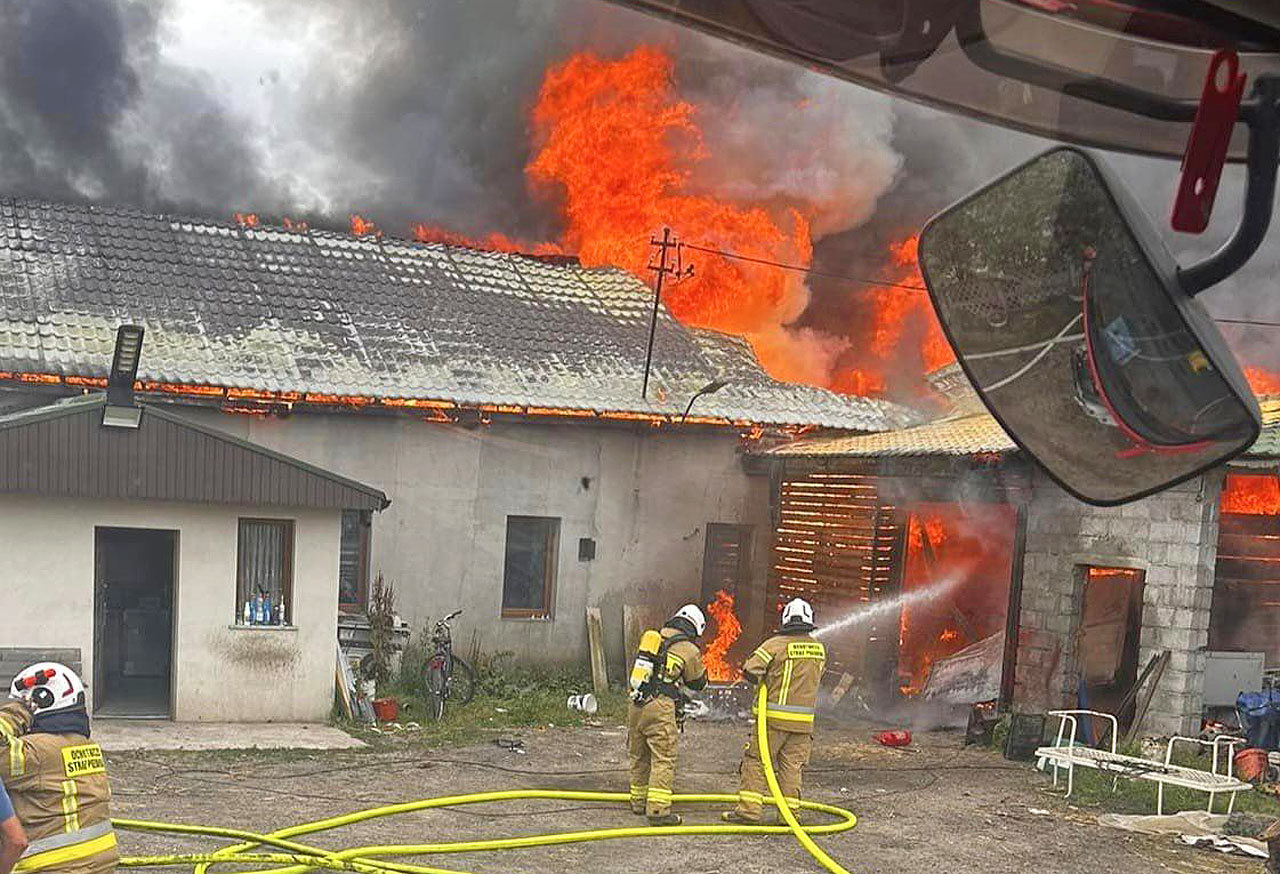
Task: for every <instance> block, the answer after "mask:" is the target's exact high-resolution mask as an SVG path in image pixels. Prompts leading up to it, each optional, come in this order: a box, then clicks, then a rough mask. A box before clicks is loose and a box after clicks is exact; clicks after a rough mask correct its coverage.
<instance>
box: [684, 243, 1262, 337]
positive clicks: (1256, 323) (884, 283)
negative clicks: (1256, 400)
mask: <svg viewBox="0 0 1280 874" xmlns="http://www.w3.org/2000/svg"><path fill="white" fill-rule="evenodd" d="M679 245H680V246H682V247H683V248H686V249H693V250H694V251H697V252H706V253H707V254H709V255H719V256H720V257H721V258H731V259H733V260H735V261H748V262H750V263H752V264H762V265H764V266H766V267H776V268H778V269H779V270H793V271H795V272H796V273H807V274H809V275H811V276H824V277H826V278H828V279H840V280H843V281H845V282H856V283H859V284H861V285H878V286H881V287H882V288H902V289H905V290H907V291H928V290H929V289H928V288H927V287H925V286H923V285H909V284H907V283H904V282H889V281H888V280H885V279H867V278H866V277H864V276H849V275H847V274H844V273H831V272H828V271H825V270H814V269H813V268H812V267H805V266H804V265H802V264H786V263H784V262H782V261H772V260H770V259H768V258H755V257H753V256H751V255H741V254H739V253H737V252H726V251H725V250H724V249H717V248H715V247H713V246H699V245H698V244H697V243H680V244H679ZM1214 321H1215V322H1221V323H1223V324H1227V325H1250V326H1253V327H1259V328H1280V322H1268V321H1261V320H1252V319H1219V318H1214Z"/></svg>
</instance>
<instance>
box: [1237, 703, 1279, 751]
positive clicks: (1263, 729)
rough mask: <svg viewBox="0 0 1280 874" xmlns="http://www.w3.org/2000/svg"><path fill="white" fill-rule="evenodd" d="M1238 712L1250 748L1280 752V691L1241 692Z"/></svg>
mask: <svg viewBox="0 0 1280 874" xmlns="http://www.w3.org/2000/svg"><path fill="white" fill-rule="evenodd" d="M1236 710H1238V711H1239V712H1240V719H1241V721H1242V723H1243V725H1241V728H1243V729H1244V733H1245V737H1247V738H1248V739H1249V745H1250V746H1253V747H1257V748H1258V749H1263V750H1280V691H1278V690H1275V689H1268V690H1267V691H1265V692H1241V693H1240V696H1239V697H1238V698H1236Z"/></svg>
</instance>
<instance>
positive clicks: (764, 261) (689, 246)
mask: <svg viewBox="0 0 1280 874" xmlns="http://www.w3.org/2000/svg"><path fill="white" fill-rule="evenodd" d="M680 245H681V246H684V247H685V248H686V249H693V250H695V251H698V252H706V253H707V254H709V255H719V256H720V257H721V258H732V259H734V260H736V261H750V262H751V263H752V264H763V265H765V266H766V267H777V268H778V269H779V270H794V271H795V272H797V273H808V274H810V275H811V276H825V277H827V278H829V279H843V280H844V281H845V282H857V283H861V284H862V285H880V286H883V287H885V288H905V289H907V290H908V291H928V290H929V289H927V288H925V287H924V286H923V285H907V284H906V283H902V282H889V281H887V280H884V279H866V278H865V277H861V276H846V275H845V274H843V273H828V272H826V271H824V270H814V269H813V268H812V267H804V266H801V265H799V264H784V263H783V262H781V261H770V260H769V259H768V258H753V257H752V256H750V255H739V254H738V253H737V252H726V251H725V250H724V249H715V248H712V247H710V246H699V245H698V244H696V243H681V244H680Z"/></svg>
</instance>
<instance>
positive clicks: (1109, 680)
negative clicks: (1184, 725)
mask: <svg viewBox="0 0 1280 874" xmlns="http://www.w3.org/2000/svg"><path fill="white" fill-rule="evenodd" d="M1078 571H1079V573H1080V574H1081V575H1082V576H1083V578H1084V580H1083V583H1084V609H1083V610H1082V611H1081V614H1080V615H1081V618H1080V630H1079V635H1078V640H1077V644H1076V653H1077V657H1078V659H1079V663H1080V688H1079V691H1078V694H1079V699H1078V700H1079V703H1080V707H1082V708H1085V709H1088V710H1100V711H1102V712H1103V713H1112V714H1114V715H1115V717H1116V718H1117V719H1118V720H1120V725H1121V727H1122V728H1127V727H1128V724H1129V722H1130V720H1132V718H1133V704H1132V702H1130V703H1129V704H1128V705H1127V706H1126V707H1125V709H1124V710H1125V712H1123V713H1117V712H1116V709H1117V708H1118V707H1119V706H1120V705H1121V704H1122V703H1123V702H1124V699H1125V696H1126V693H1128V692H1129V690H1130V689H1131V688H1133V684H1134V683H1135V682H1136V681H1137V679H1138V646H1139V643H1140V638H1141V636H1142V590H1143V586H1144V583H1145V580H1146V574H1145V573H1144V572H1143V571H1141V570H1138V569H1136V568H1122V567H1096V566H1093V565H1089V566H1084V567H1080V568H1079V569H1078Z"/></svg>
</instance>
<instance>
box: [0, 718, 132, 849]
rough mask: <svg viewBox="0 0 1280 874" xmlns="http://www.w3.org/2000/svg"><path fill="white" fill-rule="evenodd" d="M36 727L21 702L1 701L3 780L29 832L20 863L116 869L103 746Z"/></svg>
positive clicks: (0, 777)
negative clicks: (29, 842) (33, 730)
mask: <svg viewBox="0 0 1280 874" xmlns="http://www.w3.org/2000/svg"><path fill="white" fill-rule="evenodd" d="M30 728H31V715H30V714H29V713H28V712H27V710H26V708H25V707H23V706H22V705H21V704H9V705H5V706H3V707H0V782H3V783H4V785H5V788H6V789H7V790H8V792H9V798H10V800H11V801H12V802H13V808H14V812H15V813H16V814H17V816H18V819H19V820H20V821H21V822H22V825H23V828H24V829H25V830H26V832H27V837H28V838H29V839H30V840H31V846H30V847H28V848H27V851H26V853H24V854H23V856H22V858H21V859H20V860H19V861H18V864H17V865H16V866H15V868H14V871H15V872H17V874H30V872H37V871H54V870H56V871H57V872H58V874H105V872H109V871H112V870H114V869H115V867H116V862H117V861H118V860H119V853H118V851H117V849H116V835H115V832H114V831H113V830H112V828H111V810H110V800H111V788H110V785H109V784H108V782H107V769H106V761H105V758H104V757H103V754H102V748H101V747H99V746H98V745H97V744H96V743H94V742H92V741H91V740H89V739H88V738H87V737H84V736H83V735H79V734H49V733H46V732H30Z"/></svg>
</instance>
